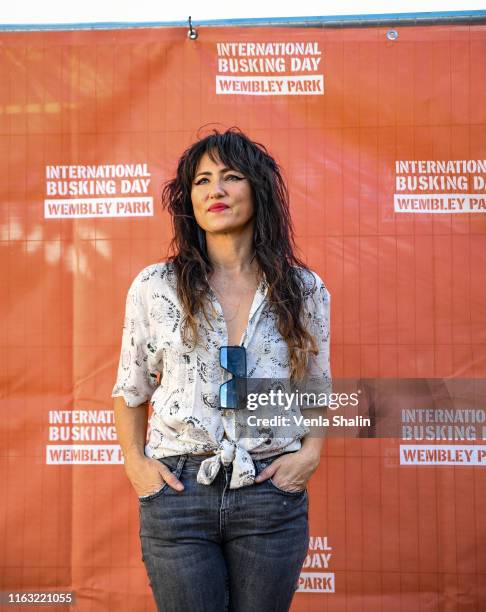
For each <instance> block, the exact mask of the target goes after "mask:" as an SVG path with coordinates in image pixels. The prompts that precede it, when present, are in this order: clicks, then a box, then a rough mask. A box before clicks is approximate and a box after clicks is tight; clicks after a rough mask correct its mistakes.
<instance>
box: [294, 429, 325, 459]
mask: <svg viewBox="0 0 486 612" xmlns="http://www.w3.org/2000/svg"><path fill="white" fill-rule="evenodd" d="M322 443H323V439H322V438H310V437H309V436H305V437H304V438H302V440H301V448H300V450H299V451H298V453H299V454H300V455H301V456H305V457H306V459H308V460H309V461H310V462H311V463H313V464H314V465H315V467H317V466H318V465H319V462H320V460H321V450H322Z"/></svg>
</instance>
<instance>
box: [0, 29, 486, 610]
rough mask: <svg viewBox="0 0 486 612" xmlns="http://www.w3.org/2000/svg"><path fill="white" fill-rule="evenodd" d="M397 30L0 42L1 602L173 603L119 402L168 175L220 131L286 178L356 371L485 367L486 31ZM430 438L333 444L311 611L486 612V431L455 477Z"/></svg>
mask: <svg viewBox="0 0 486 612" xmlns="http://www.w3.org/2000/svg"><path fill="white" fill-rule="evenodd" d="M397 32H398V37H397V38H395V39H390V38H388V37H387V28H380V27H376V28H371V27H370V28H364V27H363V28H340V29H330V28H325V29H323V28H318V27H305V28H304V27H282V28H278V27H258V28H244V27H241V28H238V27H200V28H198V34H199V36H198V38H197V40H190V39H188V38H187V35H186V29H185V28H165V27H164V28H155V27H154V28H133V29H121V30H96V31H90V30H75V31H45V32H17V33H13V32H2V33H0V41H1V54H0V82H1V83H2V87H1V89H0V138H1V142H2V145H1V147H0V156H1V157H0V168H1V170H2V179H3V180H2V182H1V184H0V201H1V206H2V216H1V219H0V224H1V225H0V231H1V240H2V243H1V244H2V248H1V251H0V256H1V264H0V265H1V270H2V278H3V283H2V284H3V287H4V292H3V299H2V310H3V314H2V317H1V322H2V323H1V324H2V342H1V351H2V356H3V360H2V363H3V367H2V369H1V376H2V385H1V388H2V399H1V406H2V416H3V423H4V426H3V427H2V430H1V431H2V439H1V442H2V453H1V456H0V474H1V483H2V499H3V504H2V520H1V522H0V534H1V540H2V543H3V544H2V547H1V554H2V557H1V572H0V590H2V591H12V590H23V591H32V590H58V591H60V590H64V591H65V590H72V591H75V592H76V597H77V603H76V606H77V608H78V609H79V610H96V611H99V610H107V611H108V610H117V611H118V612H123V611H127V612H128V611H132V610H137V612H140V611H142V610H154V609H155V606H154V603H153V599H152V594H151V591H150V588H149V585H148V579H147V576H146V572H145V568H144V565H143V563H142V560H141V552H140V543H139V538H138V514H137V512H138V507H137V499H136V496H135V494H134V491H133V490H132V488H131V486H130V484H129V482H128V480H127V478H126V476H125V474H124V470H123V468H122V466H121V465H120V464H121V453H120V449H119V446H118V444H117V439H116V432H115V428H114V418H113V410H112V400H111V398H110V393H111V390H112V386H113V383H114V380H115V374H116V368H117V364H118V357H119V348H120V340H121V328H122V322H123V311H124V301H125V297H126V292H127V289H128V287H129V284H130V282H131V281H132V280H133V278H134V277H135V276H136V274H137V273H138V272H139V271H140V270H141V269H142V268H143V267H144V266H146V265H148V264H150V263H153V262H155V261H158V260H161V259H162V258H164V257H165V256H166V253H167V247H168V244H169V241H170V238H171V226H170V220H169V217H168V215H167V214H166V213H165V212H163V211H162V209H161V205H160V193H161V188H162V185H163V183H164V181H166V180H167V179H169V178H171V177H172V176H173V174H174V171H175V164H176V161H177V159H178V157H179V155H180V154H181V153H182V151H183V150H184V148H185V147H186V146H187V145H189V144H190V143H191V142H193V141H194V140H195V139H196V137H197V134H198V131H199V130H200V128H201V127H202V126H205V125H206V124H208V123H211V124H212V125H211V126H210V127H214V125H213V124H217V125H216V127H219V128H226V127H229V126H232V125H236V126H238V127H240V128H241V129H242V130H243V131H244V132H246V133H247V134H248V135H249V136H250V137H252V138H253V139H255V140H257V141H259V142H262V143H264V144H265V145H266V146H267V147H268V149H269V150H270V152H271V153H272V154H273V155H274V156H275V157H276V159H277V160H278V162H279V163H280V164H281V166H282V167H283V169H284V171H285V174H286V179H287V181H288V184H289V189H290V200H291V211H292V216H293V220H294V222H295V227H296V233H297V241H298V246H299V248H300V252H301V255H302V257H303V259H304V260H305V261H306V262H307V264H308V265H309V266H310V267H311V268H312V269H314V270H315V271H316V272H317V273H318V274H319V275H320V276H321V277H322V278H323V279H324V280H325V282H326V285H327V286H328V288H329V290H330V292H331V294H332V322H331V339H332V345H331V361H332V372H333V375H334V377H336V378H340V377H349V378H378V379H379V378H388V377H390V378H391V377H395V378H425V377H426V378H457V377H460V378H470V379H476V378H477V379H479V378H484V377H486V292H485V287H486V248H485V234H486V214H485V213H486V159H485V158H486V145H485V142H486V81H485V79H484V74H485V73H486V36H485V33H486V29H485V26H481V25H477V26H466V25H447V26H445V25H438V26H427V27H425V26H424V27H419V26H415V27H402V28H399V27H398V28H397ZM206 129H208V128H203V131H204V130H206ZM420 444H423V440H422V441H421V442H420V441H417V440H414V439H413V438H412V439H409V440H408V441H407V442H406V443H405V442H404V441H403V440H401V439H390V438H388V439H374V440H364V439H346V440H344V439H330V440H329V441H328V442H326V445H325V450H324V453H323V457H322V462H321V465H320V467H319V469H318V472H317V473H316V474H315V475H314V477H313V478H312V480H311V485H310V523H311V541H310V547H309V554H308V557H307V559H306V561H305V563H304V567H303V569H302V574H301V580H300V586H299V591H298V593H297V594H296V596H295V598H294V603H293V607H292V610H295V611H296V612H299V611H304V610H305V611H307V610H312V611H314V610H315V611H329V612H340V611H343V612H344V610H346V611H347V612H350V611H354V610H383V611H388V610H406V611H407V612H408V611H415V610H417V611H418V610H421V611H436V610H437V611H439V610H451V611H452V610H471V611H472V610H480V609H483V608H484V607H485V606H486V587H485V584H486V582H485V580H484V576H485V573H486V541H485V535H486V522H485V521H484V520H483V514H484V512H483V511H484V506H485V504H486V486H485V485H486V469H485V466H486V453H485V454H484V459H483V458H482V457H483V456H482V455H481V454H480V452H479V450H480V448H483V447H482V446H481V445H482V444H484V442H483V438H482V437H481V436H478V437H477V438H476V439H474V440H472V441H471V440H466V441H461V443H460V445H461V448H462V451H463V452H462V454H456V455H454V457H455V459H456V460H455V463H454V462H451V460H450V458H451V456H452V455H440V454H434V455H432V454H430V453H429V454H427V453H425V448H424V449H422V451H423V453H422V454H420V453H419V452H418V451H417V449H416V448H414V447H416V446H418V445H420ZM431 444H434V443H433V442H432V443H431ZM439 446H444V448H443V449H442V450H443V451H444V453H445V452H446V451H447V449H445V445H444V444H442V445H439ZM408 447H413V448H411V449H410V448H408ZM463 447H464V448H463ZM465 447H467V448H465ZM469 447H472V448H473V450H472V451H471V449H470V448H469ZM475 447H477V448H476V451H477V457H476V459H474V457H473V454H472V453H473V452H475V451H474V448H475ZM427 448H428V447H427ZM468 449H469V451H470V452H471V454H470V455H469V454H468V452H469V451H468ZM478 449H479V450H478ZM419 451H420V449H419ZM414 453H415V454H414ZM441 457H447V458H448V459H447V461H446V460H444V462H443V464H441ZM431 458H432V459H431ZM468 458H469V459H468ZM9 609H11V607H10V608H9Z"/></svg>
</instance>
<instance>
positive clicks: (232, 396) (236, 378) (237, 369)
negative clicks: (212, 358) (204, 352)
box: [219, 346, 246, 410]
mask: <svg viewBox="0 0 486 612" xmlns="http://www.w3.org/2000/svg"><path fill="white" fill-rule="evenodd" d="M219 364H220V366H221V367H222V368H224V369H225V370H226V371H227V372H229V373H230V374H233V378H232V379H231V380H228V381H227V382H225V383H223V384H222V385H221V386H220V387H219V409H220V410H238V409H240V408H241V407H242V405H241V404H242V403H243V401H244V400H246V349H245V347H244V346H221V347H220V348H219ZM243 407H244V406H243Z"/></svg>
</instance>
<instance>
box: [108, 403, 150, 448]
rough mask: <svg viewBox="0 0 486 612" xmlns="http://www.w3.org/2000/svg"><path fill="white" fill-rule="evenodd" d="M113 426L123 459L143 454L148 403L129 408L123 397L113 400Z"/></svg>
mask: <svg viewBox="0 0 486 612" xmlns="http://www.w3.org/2000/svg"><path fill="white" fill-rule="evenodd" d="M113 409H114V412H115V427H116V434H117V436H118V442H119V443H120V446H121V449H122V452H123V457H124V458H125V460H126V459H127V458H128V457H129V456H131V455H137V456H144V448H145V440H146V436H147V421H148V403H147V402H145V403H144V404H141V405H140V406H137V407H136V408H129V407H128V406H127V405H126V403H125V400H124V399H123V397H115V398H114V402H113Z"/></svg>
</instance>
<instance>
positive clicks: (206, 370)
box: [111, 262, 331, 488]
mask: <svg viewBox="0 0 486 612" xmlns="http://www.w3.org/2000/svg"><path fill="white" fill-rule="evenodd" d="M300 272H301V274H302V276H303V278H304V280H305V291H304V316H305V322H306V326H307V329H308V331H309V332H310V333H311V334H312V335H313V336H314V337H315V339H316V342H317V346H318V349H319V354H318V355H317V356H313V355H311V356H310V358H309V365H308V372H307V373H308V376H310V377H312V378H317V379H318V380H321V381H322V384H320V388H321V389H322V391H323V392H325V393H330V392H331V372H330V364H329V308H330V295H329V292H328V290H327V288H326V287H325V285H324V283H323V282H322V280H321V279H320V278H319V276H318V275H317V274H316V273H315V272H312V271H308V270H304V269H300ZM267 291H268V284H267V282H266V280H265V279H263V280H262V281H261V282H260V284H259V285H258V287H257V290H256V292H255V296H254V298H253V303H252V305H251V308H250V313H249V317H248V325H247V328H246V330H245V332H244V334H243V336H242V345H243V346H244V347H245V348H246V353H247V372H248V377H255V378H280V379H284V378H289V376H290V367H289V358H288V357H289V356H288V349H287V344H286V343H285V341H284V339H283V338H282V336H281V335H280V333H279V332H278V330H277V327H276V315H275V314H274V313H273V312H272V310H271V309H270V306H269V302H268V300H267ZM207 298H208V306H209V307H208V308H207V312H208V318H209V323H208V322H207V321H206V319H205V317H204V316H203V315H202V314H198V315H197V317H196V318H197V321H198V330H199V344H198V345H197V346H196V348H195V349H194V350H192V347H191V346H190V345H188V344H186V343H184V341H183V339H182V336H181V321H182V318H183V309H182V305H181V304H180V302H179V299H178V297H177V279H176V274H175V271H174V269H173V266H172V264H171V263H170V262H162V263H156V264H152V265H150V266H147V267H146V268H144V269H143V270H142V271H141V272H140V273H139V274H138V275H137V276H136V278H135V279H134V281H133V282H132V284H131V286H130V289H129V291H128V295H127V299H126V307H125V320H124V325H123V335H122V345H121V352H120V360H119V365H118V373H117V379H116V382H115V385H114V388H113V391H112V394H111V395H112V397H123V398H124V400H125V403H126V404H127V406H129V407H136V406H139V405H140V404H143V403H144V402H146V401H148V400H150V402H151V404H152V407H153V411H152V414H151V417H150V421H149V433H148V440H147V443H146V446H145V454H146V456H148V457H154V458H160V459H163V458H164V457H168V456H171V455H181V454H204V453H212V456H210V457H209V458H208V459H206V460H204V461H203V462H202V463H201V466H200V469H199V472H198V476H197V480H198V482H199V483H201V484H210V483H211V482H212V481H213V480H214V478H215V477H216V474H217V473H218V471H219V469H220V467H221V465H222V464H223V465H226V466H228V465H230V464H232V465H233V470H232V477H231V482H230V488H239V487H242V486H245V485H249V484H252V483H253V481H254V478H255V468H254V465H253V459H265V458H267V457H271V456H273V455H277V454H280V453H282V452H290V451H296V450H298V449H299V448H300V446H301V443H300V439H301V438H302V437H303V436H304V435H306V433H308V431H309V430H308V429H307V428H306V427H305V426H302V427H300V428H298V427H296V428H293V429H292V437H290V438H282V437H274V434H273V433H272V428H268V427H267V428H265V431H264V432H262V435H261V437H254V438H240V437H239V433H238V427H237V424H236V419H235V415H234V413H232V411H226V412H224V413H223V414H222V413H221V411H220V410H219V409H218V406H219V387H220V385H221V384H222V383H223V382H225V381H226V380H227V379H228V378H229V377H230V375H229V374H228V373H227V372H226V371H225V370H223V369H222V368H221V366H220V364H219V348H220V347H221V346H225V345H226V344H227V329H226V323H225V320H224V316H223V310H222V308H221V305H220V304H219V302H218V300H217V298H216V295H215V294H214V292H213V291H212V290H211V289H210V290H209V292H208V296H207ZM209 315H211V316H209ZM159 381H160V384H159Z"/></svg>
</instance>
